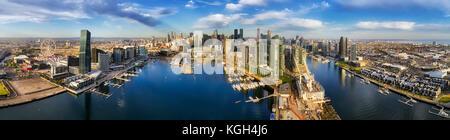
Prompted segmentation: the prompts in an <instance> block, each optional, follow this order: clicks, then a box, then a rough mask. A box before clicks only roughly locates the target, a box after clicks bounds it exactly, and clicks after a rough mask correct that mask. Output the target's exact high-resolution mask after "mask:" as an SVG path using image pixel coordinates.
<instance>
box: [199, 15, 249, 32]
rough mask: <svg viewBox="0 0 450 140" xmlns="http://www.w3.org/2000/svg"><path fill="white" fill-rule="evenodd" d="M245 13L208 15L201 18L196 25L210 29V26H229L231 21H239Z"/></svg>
mask: <svg viewBox="0 0 450 140" xmlns="http://www.w3.org/2000/svg"><path fill="white" fill-rule="evenodd" d="M241 15H243V14H233V15H229V16H226V15H223V14H213V15H209V16H207V17H203V18H200V19H199V20H198V21H197V23H196V24H195V25H194V28H197V29H209V28H224V27H227V26H228V25H229V24H230V23H231V22H234V21H237V20H239V19H240V18H241Z"/></svg>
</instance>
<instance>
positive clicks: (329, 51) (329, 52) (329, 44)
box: [327, 41, 331, 56]
mask: <svg viewBox="0 0 450 140" xmlns="http://www.w3.org/2000/svg"><path fill="white" fill-rule="evenodd" d="M327 50H328V56H331V41H328V49H327Z"/></svg>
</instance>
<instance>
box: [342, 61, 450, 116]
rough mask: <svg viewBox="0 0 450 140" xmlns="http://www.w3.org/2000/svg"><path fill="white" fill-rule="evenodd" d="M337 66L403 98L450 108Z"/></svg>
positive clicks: (448, 105)
mask: <svg viewBox="0 0 450 140" xmlns="http://www.w3.org/2000/svg"><path fill="white" fill-rule="evenodd" d="M337 66H338V67H340V68H342V69H344V70H345V71H347V72H350V73H351V74H354V75H356V76H358V77H360V78H362V79H366V80H369V81H370V82H371V83H374V84H375V85H378V86H380V87H384V88H387V89H389V90H391V91H394V92H395V93H397V94H400V95H403V96H406V97H410V98H413V99H415V100H419V101H421V102H424V103H427V104H432V105H435V106H443V107H445V108H450V103H447V104H443V103H440V102H439V100H429V99H425V98H420V97H417V96H414V94H412V93H410V92H407V91H403V90H400V89H397V88H395V87H392V86H390V85H388V84H384V83H382V82H379V81H377V80H374V79H372V78H368V77H365V76H364V75H361V74H358V73H356V72H354V71H351V70H350V69H348V68H345V67H341V66H339V65H337Z"/></svg>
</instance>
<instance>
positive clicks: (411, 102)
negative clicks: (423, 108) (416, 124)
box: [398, 98, 417, 107]
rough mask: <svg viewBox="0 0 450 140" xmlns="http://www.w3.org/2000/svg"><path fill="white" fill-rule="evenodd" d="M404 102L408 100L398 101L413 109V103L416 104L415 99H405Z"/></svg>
mask: <svg viewBox="0 0 450 140" xmlns="http://www.w3.org/2000/svg"><path fill="white" fill-rule="evenodd" d="M404 100H406V101H403V100H401V99H400V100H398V102H400V103H403V104H405V105H408V106H410V107H412V106H413V103H414V101H415V100H414V99H412V98H410V99H406V98H404ZM416 103H417V101H416Z"/></svg>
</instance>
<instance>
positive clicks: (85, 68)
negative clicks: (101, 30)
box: [80, 30, 91, 74]
mask: <svg viewBox="0 0 450 140" xmlns="http://www.w3.org/2000/svg"><path fill="white" fill-rule="evenodd" d="M88 72H91V32H89V31H88V30H81V38H80V74H86V73H88Z"/></svg>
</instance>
